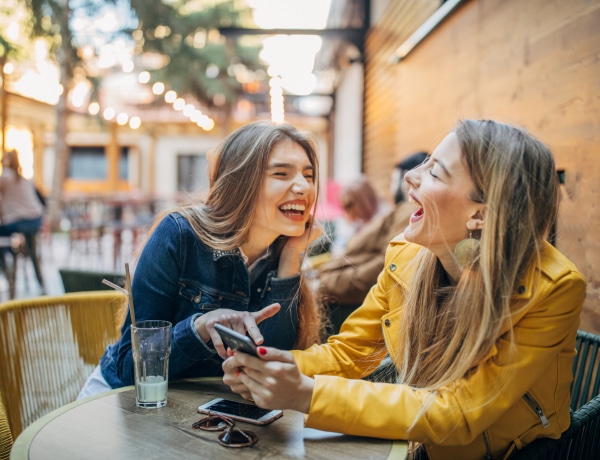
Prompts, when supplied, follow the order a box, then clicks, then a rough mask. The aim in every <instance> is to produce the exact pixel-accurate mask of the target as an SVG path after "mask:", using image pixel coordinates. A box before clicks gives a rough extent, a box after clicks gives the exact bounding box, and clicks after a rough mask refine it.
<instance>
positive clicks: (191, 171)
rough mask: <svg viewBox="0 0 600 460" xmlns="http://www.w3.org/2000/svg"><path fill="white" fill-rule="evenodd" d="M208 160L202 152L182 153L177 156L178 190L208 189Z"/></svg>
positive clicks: (194, 190)
mask: <svg viewBox="0 0 600 460" xmlns="http://www.w3.org/2000/svg"><path fill="white" fill-rule="evenodd" d="M208 186H209V180H208V161H207V160H206V156H205V155H204V154H203V153H202V154H180V155H178V156H177V191H178V192H196V191H199V190H207V189H208Z"/></svg>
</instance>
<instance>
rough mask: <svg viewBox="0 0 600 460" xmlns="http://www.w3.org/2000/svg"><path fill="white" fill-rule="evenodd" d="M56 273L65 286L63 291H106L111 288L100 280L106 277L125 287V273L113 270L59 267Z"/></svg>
mask: <svg viewBox="0 0 600 460" xmlns="http://www.w3.org/2000/svg"><path fill="white" fill-rule="evenodd" d="M58 273H59V274H60V278H61V280H62V283H63V287H64V288H65V292H67V293H68V292H85V291H108V290H111V289H112V288H111V287H110V286H107V285H106V284H104V283H103V282H102V280H103V279H107V280H108V281H110V282H111V283H114V284H116V285H117V286H121V287H122V288H124V287H125V274H124V273H123V274H121V273H114V272H101V271H90V270H78V269H70V268H59V269H58Z"/></svg>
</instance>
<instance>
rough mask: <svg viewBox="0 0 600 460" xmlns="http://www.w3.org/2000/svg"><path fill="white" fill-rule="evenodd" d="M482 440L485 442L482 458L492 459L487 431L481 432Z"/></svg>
mask: <svg viewBox="0 0 600 460" xmlns="http://www.w3.org/2000/svg"><path fill="white" fill-rule="evenodd" d="M483 441H484V442H485V457H483V458H484V460H492V449H491V447H490V440H489V439H488V434H487V431H484V432H483Z"/></svg>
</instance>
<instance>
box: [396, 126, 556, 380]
mask: <svg viewBox="0 0 600 460" xmlns="http://www.w3.org/2000/svg"><path fill="white" fill-rule="evenodd" d="M455 133H456V135H457V137H458V140H459V143H460V147H461V152H462V159H463V161H464V164H465V165H466V167H467V169H468V171H469V174H470V176H471V179H472V181H473V184H474V190H473V192H472V195H471V199H472V200H473V201H476V202H481V203H485V204H486V212H485V224H484V226H483V229H482V230H481V231H480V234H479V235H476V236H478V237H479V239H480V243H481V244H480V250H479V254H478V255H477V256H476V257H475V259H474V260H473V262H472V264H471V265H470V266H467V267H465V268H463V271H462V273H461V276H460V279H459V280H458V282H457V283H456V285H452V283H451V282H450V281H449V280H448V279H447V275H446V273H445V271H444V270H443V268H442V266H441V264H440V262H439V260H438V259H437V257H435V256H434V255H433V254H432V253H431V252H430V251H428V250H425V249H423V250H422V251H421V253H420V255H419V258H418V261H417V262H416V263H417V264H418V268H417V274H416V276H415V279H414V283H413V286H411V289H410V292H408V293H407V301H406V306H405V311H404V320H403V322H402V323H403V324H402V331H401V333H400V337H401V338H402V339H401V340H402V343H401V344H400V349H401V350H402V356H401V357H400V361H401V362H402V365H401V366H400V368H399V381H400V382H402V383H407V384H409V385H412V386H414V387H418V388H424V389H428V390H432V391H433V392H435V390H438V389H440V388H442V387H443V386H445V385H447V384H449V383H451V382H453V381H455V380H457V379H459V378H461V377H463V376H465V375H466V374H467V373H468V372H469V371H471V370H473V369H474V368H476V366H477V365H478V364H480V363H481V362H483V360H484V359H485V357H486V356H487V355H488V353H489V352H490V350H491V349H492V347H493V345H494V343H495V342H496V341H497V339H498V338H499V336H500V334H501V333H502V330H503V329H502V327H503V325H505V323H506V321H507V320H508V319H509V317H510V315H511V300H510V299H511V294H512V293H513V291H514V290H515V288H516V287H517V283H518V282H519V281H520V279H521V277H522V276H523V275H524V273H525V271H526V270H527V268H528V267H529V266H530V264H531V263H532V262H534V261H535V260H536V259H539V258H540V252H541V247H542V244H543V240H544V238H546V237H547V236H548V233H549V231H550V229H551V227H552V224H553V223H554V221H555V219H556V216H557V214H558V206H559V201H560V198H559V197H560V190H559V186H558V178H557V175H556V172H555V167H554V160H553V158H552V154H551V153H550V151H549V150H548V148H547V147H546V146H545V145H544V144H542V143H541V142H539V141H538V140H536V139H534V138H533V137H532V136H530V135H529V134H527V133H526V132H525V131H523V130H521V129H519V128H515V127H512V126H509V125H506V124H501V123H497V122H494V121H489V120H482V121H474V120H465V121H462V122H461V123H460V124H459V125H458V127H457V128H456V130H455ZM513 308H514V307H513ZM474 325H475V327H474ZM509 335H510V333H509ZM508 338H509V339H512V335H510V337H508Z"/></svg>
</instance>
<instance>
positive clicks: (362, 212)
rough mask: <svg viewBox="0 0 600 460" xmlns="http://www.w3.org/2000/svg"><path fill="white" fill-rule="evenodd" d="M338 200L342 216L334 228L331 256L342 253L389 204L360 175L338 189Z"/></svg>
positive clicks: (385, 211)
mask: <svg viewBox="0 0 600 460" xmlns="http://www.w3.org/2000/svg"><path fill="white" fill-rule="evenodd" d="M339 202H340V205H341V206H342V209H343V210H344V217H343V218H342V219H340V220H339V221H338V224H337V225H336V228H335V234H334V239H333V243H332V245H331V250H330V252H331V256H334V257H335V256H338V255H340V254H342V253H343V251H344V250H345V249H346V246H347V244H348V242H349V241H350V239H352V238H353V237H354V236H355V235H356V234H357V233H358V232H359V231H360V230H361V229H363V228H364V227H365V225H367V224H368V223H369V222H371V221H373V220H374V219H377V218H378V217H380V216H382V215H385V214H387V212H388V211H389V210H390V206H389V204H388V203H387V202H386V201H385V200H384V199H383V198H381V197H380V196H379V195H378V194H377V191H376V190H375V188H374V187H373V184H371V182H370V181H369V179H368V178H367V177H366V176H360V177H358V178H356V179H355V180H353V181H352V182H349V183H348V184H346V185H344V186H343V187H342V188H341V190H340V195H339Z"/></svg>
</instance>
